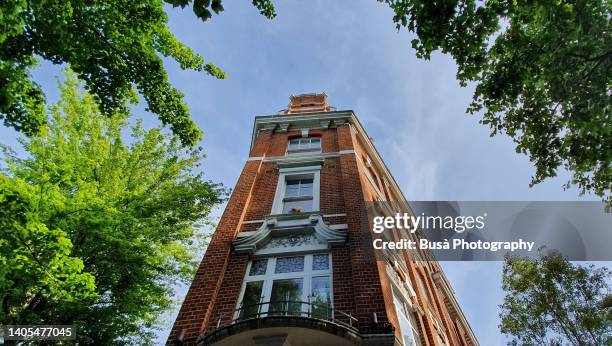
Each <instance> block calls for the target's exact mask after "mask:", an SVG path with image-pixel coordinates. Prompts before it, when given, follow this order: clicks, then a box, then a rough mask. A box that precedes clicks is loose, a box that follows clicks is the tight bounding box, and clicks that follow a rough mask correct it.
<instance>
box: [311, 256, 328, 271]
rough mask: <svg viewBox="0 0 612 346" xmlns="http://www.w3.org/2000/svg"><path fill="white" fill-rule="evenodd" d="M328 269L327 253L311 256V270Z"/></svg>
mask: <svg viewBox="0 0 612 346" xmlns="http://www.w3.org/2000/svg"><path fill="white" fill-rule="evenodd" d="M327 269H329V255H328V254H325V255H314V256H312V270H327Z"/></svg>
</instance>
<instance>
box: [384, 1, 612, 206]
mask: <svg viewBox="0 0 612 346" xmlns="http://www.w3.org/2000/svg"><path fill="white" fill-rule="evenodd" d="M378 1H381V2H385V3H387V4H389V6H390V7H391V8H392V9H393V11H394V12H395V15H394V17H393V20H394V22H395V23H396V26H397V28H398V30H399V29H400V28H401V27H406V28H407V29H408V30H409V31H411V32H414V33H415V34H416V38H415V39H414V40H412V46H413V47H414V49H415V50H416V54H417V56H418V57H419V58H422V59H429V58H430V56H431V54H432V52H434V51H436V50H440V51H442V52H443V53H447V54H450V55H451V56H452V57H453V58H454V60H455V62H456V63H457V69H458V72H457V79H458V80H459V81H460V83H461V85H462V86H466V85H467V84H468V83H472V82H473V83H475V84H476V89H475V92H474V97H473V101H472V103H471V105H470V106H469V108H468V112H469V113H471V114H474V113H477V112H480V111H484V114H483V118H482V120H481V123H482V124H485V125H488V126H489V127H490V129H491V136H494V135H497V134H503V133H505V134H507V135H508V136H510V137H511V138H512V139H513V140H514V142H515V143H516V145H517V146H516V151H517V152H519V153H524V154H527V155H528V156H529V157H530V160H531V161H532V162H533V163H534V165H535V168H536V170H535V175H534V176H533V177H532V180H531V185H534V184H537V183H540V182H542V181H543V180H545V179H546V178H549V177H554V176H556V174H557V170H558V169H559V167H561V166H563V167H565V168H566V169H568V170H569V171H571V172H572V173H573V177H572V178H571V179H570V181H569V182H568V183H567V184H565V187H566V188H568V187H570V186H572V185H576V186H577V187H578V188H579V189H580V191H581V193H585V192H587V191H588V192H592V193H595V194H596V195H598V196H600V197H602V198H603V199H604V200H605V201H607V203H608V205H609V206H611V207H612V194H611V192H612V93H610V88H611V87H612V73H610V68H611V67H612V21H611V20H610V18H611V16H612V2H610V1H587V0H578V1H567V0H561V1H497V0H494V1H475V0H448V1H429V0H378Z"/></svg>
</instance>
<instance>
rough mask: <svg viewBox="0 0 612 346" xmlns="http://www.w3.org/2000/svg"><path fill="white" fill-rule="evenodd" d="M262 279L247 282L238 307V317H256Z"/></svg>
mask: <svg viewBox="0 0 612 346" xmlns="http://www.w3.org/2000/svg"><path fill="white" fill-rule="evenodd" d="M262 288H263V281H252V282H247V284H246V288H245V289H244V297H243V298H242V304H241V306H240V307H241V308H240V317H239V318H240V319H245V318H253V317H257V313H258V311H259V300H260V299H261V290H262Z"/></svg>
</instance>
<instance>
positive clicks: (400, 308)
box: [392, 288, 421, 346]
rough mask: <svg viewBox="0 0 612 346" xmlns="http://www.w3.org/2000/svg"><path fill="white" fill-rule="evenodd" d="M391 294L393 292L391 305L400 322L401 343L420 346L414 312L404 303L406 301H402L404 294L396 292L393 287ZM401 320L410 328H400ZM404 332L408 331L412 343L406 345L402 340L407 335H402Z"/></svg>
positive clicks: (400, 326)
mask: <svg viewBox="0 0 612 346" xmlns="http://www.w3.org/2000/svg"><path fill="white" fill-rule="evenodd" d="M392 294H393V306H394V307H395V314H396V315H397V320H398V323H400V325H399V326H398V327H399V329H400V334H401V335H402V345H404V346H420V344H421V338H420V335H419V331H418V329H417V326H416V324H415V323H416V320H415V318H414V314H413V312H412V309H411V307H410V306H409V305H408V304H406V302H405V301H404V295H403V294H401V293H400V292H397V291H396V289H395V288H392ZM401 320H404V321H405V322H404V323H405V324H406V325H407V326H408V328H409V329H410V330H404V328H402V325H401V322H402V321H401ZM405 333H410V339H411V340H412V343H411V344H409V345H406V344H405V342H404V341H405V339H404V338H405V337H406V336H407V335H404V334H405Z"/></svg>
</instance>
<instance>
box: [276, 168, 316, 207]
mask: <svg viewBox="0 0 612 346" xmlns="http://www.w3.org/2000/svg"><path fill="white" fill-rule="evenodd" d="M313 210H314V208H313V179H312V178H305V179H304V178H302V179H299V178H298V179H293V178H292V177H291V176H289V177H287V183H286V187H285V197H284V198H283V214H300V213H305V212H310V211H313Z"/></svg>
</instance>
